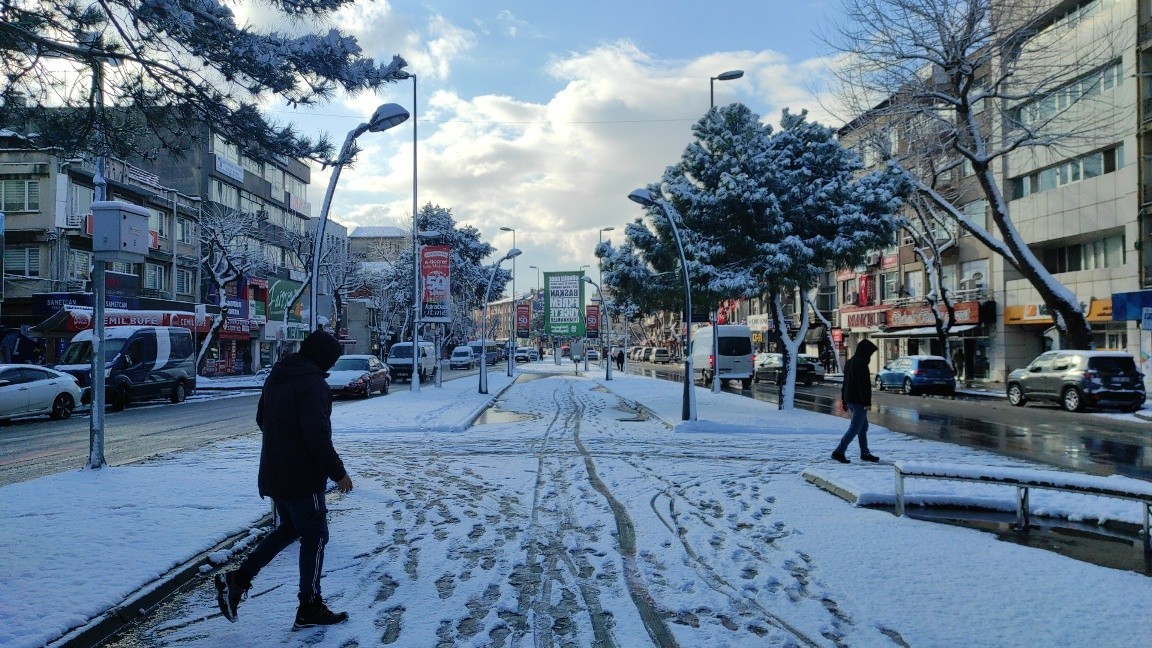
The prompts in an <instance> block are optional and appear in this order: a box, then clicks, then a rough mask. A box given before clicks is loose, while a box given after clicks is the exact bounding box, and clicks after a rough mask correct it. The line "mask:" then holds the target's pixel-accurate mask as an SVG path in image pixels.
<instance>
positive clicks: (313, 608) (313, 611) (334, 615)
mask: <svg viewBox="0 0 1152 648" xmlns="http://www.w3.org/2000/svg"><path fill="white" fill-rule="evenodd" d="M347 620H348V613H347V612H333V611H332V610H329V609H328V606H327V605H325V604H324V599H322V598H320V596H313V597H312V598H311V600H305V599H304V598H301V599H300V607H298V608H296V623H293V624H292V629H293V630H299V629H301V628H311V627H314V626H328V625H336V624H337V623H344V622H345V621H347Z"/></svg>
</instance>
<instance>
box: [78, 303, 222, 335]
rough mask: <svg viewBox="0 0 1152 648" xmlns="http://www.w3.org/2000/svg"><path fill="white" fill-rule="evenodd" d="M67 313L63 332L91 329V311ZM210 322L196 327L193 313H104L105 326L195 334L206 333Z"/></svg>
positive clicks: (110, 311) (80, 310) (120, 311)
mask: <svg viewBox="0 0 1152 648" xmlns="http://www.w3.org/2000/svg"><path fill="white" fill-rule="evenodd" d="M67 313H68V317H67V319H66V320H65V322H64V329H65V330H67V331H70V332H72V331H83V330H85V329H90V328H92V310H91V309H84V308H76V309H72V308H68V309H67ZM210 322H211V321H210V320H205V321H204V322H202V323H201V324H200V326H199V327H197V325H196V314H195V313H180V312H169V311H122V310H112V309H109V310H105V311H104V325H105V326H179V327H181V328H186V329H188V330H190V331H196V332H197V333H207V332H208V331H209V324H210Z"/></svg>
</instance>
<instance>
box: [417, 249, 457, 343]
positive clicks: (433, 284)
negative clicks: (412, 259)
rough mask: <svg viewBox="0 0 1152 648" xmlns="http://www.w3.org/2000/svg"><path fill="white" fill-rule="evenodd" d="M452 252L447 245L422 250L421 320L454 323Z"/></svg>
mask: <svg viewBox="0 0 1152 648" xmlns="http://www.w3.org/2000/svg"><path fill="white" fill-rule="evenodd" d="M451 259H452V250H451V248H450V247H449V246H447V245H425V246H422V247H421V248H420V279H421V281H420V283H421V285H422V286H423V289H422V292H423V294H422V297H421V300H420V304H421V306H420V319H421V321H424V322H439V323H443V324H447V323H449V322H451V321H452V268H451V263H450V261H451Z"/></svg>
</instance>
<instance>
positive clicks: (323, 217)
mask: <svg viewBox="0 0 1152 648" xmlns="http://www.w3.org/2000/svg"><path fill="white" fill-rule="evenodd" d="M409 116H410V115H409V114H408V111H407V110H405V109H404V108H403V107H402V106H400V105H399V104H394V103H386V104H383V105H381V106H380V107H379V108H377V109H376V111H375V112H373V113H372V118H371V119H369V120H368V121H367V122H366V123H364V124H360V125H359V126H357V127H356V128H353V129H352V130H351V131H350V132H349V133H348V137H347V138H345V139H344V146H342V147H341V148H340V155H338V156H337V157H336V161H335V162H334V163H333V167H332V177H331V178H329V179H328V189H327V191H325V192H324V204H323V205H322V206H321V207H320V218H319V220H318V221H317V222H316V240H315V241H313V245H312V269H311V271H312V275H311V276H310V277H309V278H308V281H309V283H310V284H311V285H310V286H309V292H310V293H311V295H310V296H309V298H308V332H309V333H311V332H312V331H315V330H316V315H317V313H316V310H317V307H316V298H317V297H318V296H319V295H318V293H319V288H320V282H319V279H318V277H319V275H320V254H321V252H323V249H324V228H325V227H326V226H327V225H328V210H329V209H330V208H331V207H332V194H334V193H335V192H336V181H337V180H338V179H339V178H340V170H341V169H342V168H344V165H345V164H348V162H350V161H351V160H352V154H353V152H354V151H355V149H354V147H353V145H354V143H355V142H356V138H357V137H360V136H361V135H363V134H364V133H367V132H368V131H371V132H373V133H379V132H381V131H386V130H388V129H389V128H392V127H393V126H398V125H400V124H403V123H404V122H405V121H407V119H408V117H409Z"/></svg>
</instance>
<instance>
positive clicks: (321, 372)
mask: <svg viewBox="0 0 1152 648" xmlns="http://www.w3.org/2000/svg"><path fill="white" fill-rule="evenodd" d="M339 357H340V344H339V343H338V342H337V341H336V339H335V338H334V337H332V336H331V335H329V334H328V333H325V332H323V331H316V332H314V333H312V334H311V335H309V336H308V337H307V338H305V339H304V341H303V342H301V343H300V352H299V353H292V354H289V355H287V356H285V357H284V358H282V359H281V360H280V361H279V362H277V363H276V365H275V366H274V367H272V371H271V373H269V375H268V379H267V380H266V381H265V382H264V390H263V392H262V393H261V395H260V402H259V404H258V405H257V406H256V424H257V425H258V426H260V430H261V432H263V443H262V445H261V449H260V473H259V479H258V485H259V489H260V496H261V497H265V496H266V497H270V498H272V502H273V503H274V504H275V510H276V522H277V523H276V528H275V529H273V530H272V532H271V533H269V534H268V535H267V536H265V537H264V539H263V540H261V541H260V544H259V545H257V547H256V549H254V550H253V551H252V553H251V554H249V555H248V557H247V558H246V559H245V560H244V562H243V563H241V564H240V566H239V567H237V568H236V569H235V570H233V571H230V572H227V573H221V574H217V575H216V591H217V597H216V598H217V603H218V604H219V605H220V611H221V612H222V613H223V614H224V616H225V618H227V619H228V620H229V621H235V620H236V608H237V606H238V605H239V604H240V601H242V600H243V599H244V598H245V597H246V594H247V591H248V589H249V588H250V587H251V585H252V579H254V578H255V577H256V575H257V574H258V573H260V570H261V569H263V568H264V566H265V565H267V564H268V563H270V562H271V561H272V559H273V558H275V557H276V555H277V554H279V553H280V552H281V551H283V550H284V549H285V548H286V547H288V545H290V544H292V543H293V542H295V541H296V540H300V590H299V599H300V607H299V608H297V611H296V622H295V624H294V626H293V627H294V628H304V627H310V626H316V625H331V624H334V623H340V622H342V621H345V620H346V619H347V618H348V614H347V613H345V612H339V613H337V612H333V611H331V610H329V609H328V606H327V605H325V603H324V599H323V597H322V596H321V593H320V576H321V573H322V571H323V569H324V545H325V544H327V542H328V509H327V507H326V505H325V502H324V492H325V490H326V489H327V485H328V480H329V479H331V480H332V481H333V482H335V483H336V487H337V488H338V489H339V490H340V492H342V493H347V492H349V491H351V490H352V479H351V478H350V477H349V476H348V473H347V471H345V470H344V463H343V462H342V461H341V460H340V455H339V454H337V453H336V449H335V448H334V447H333V446H332V421H331V417H332V391H331V390H330V389H329V387H328V383H327V382H325V380H324V379H325V378H326V377H327V375H328V374H327V372H328V370H329V369H331V368H332V365H334V364H336V359H337V358H339Z"/></svg>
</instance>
